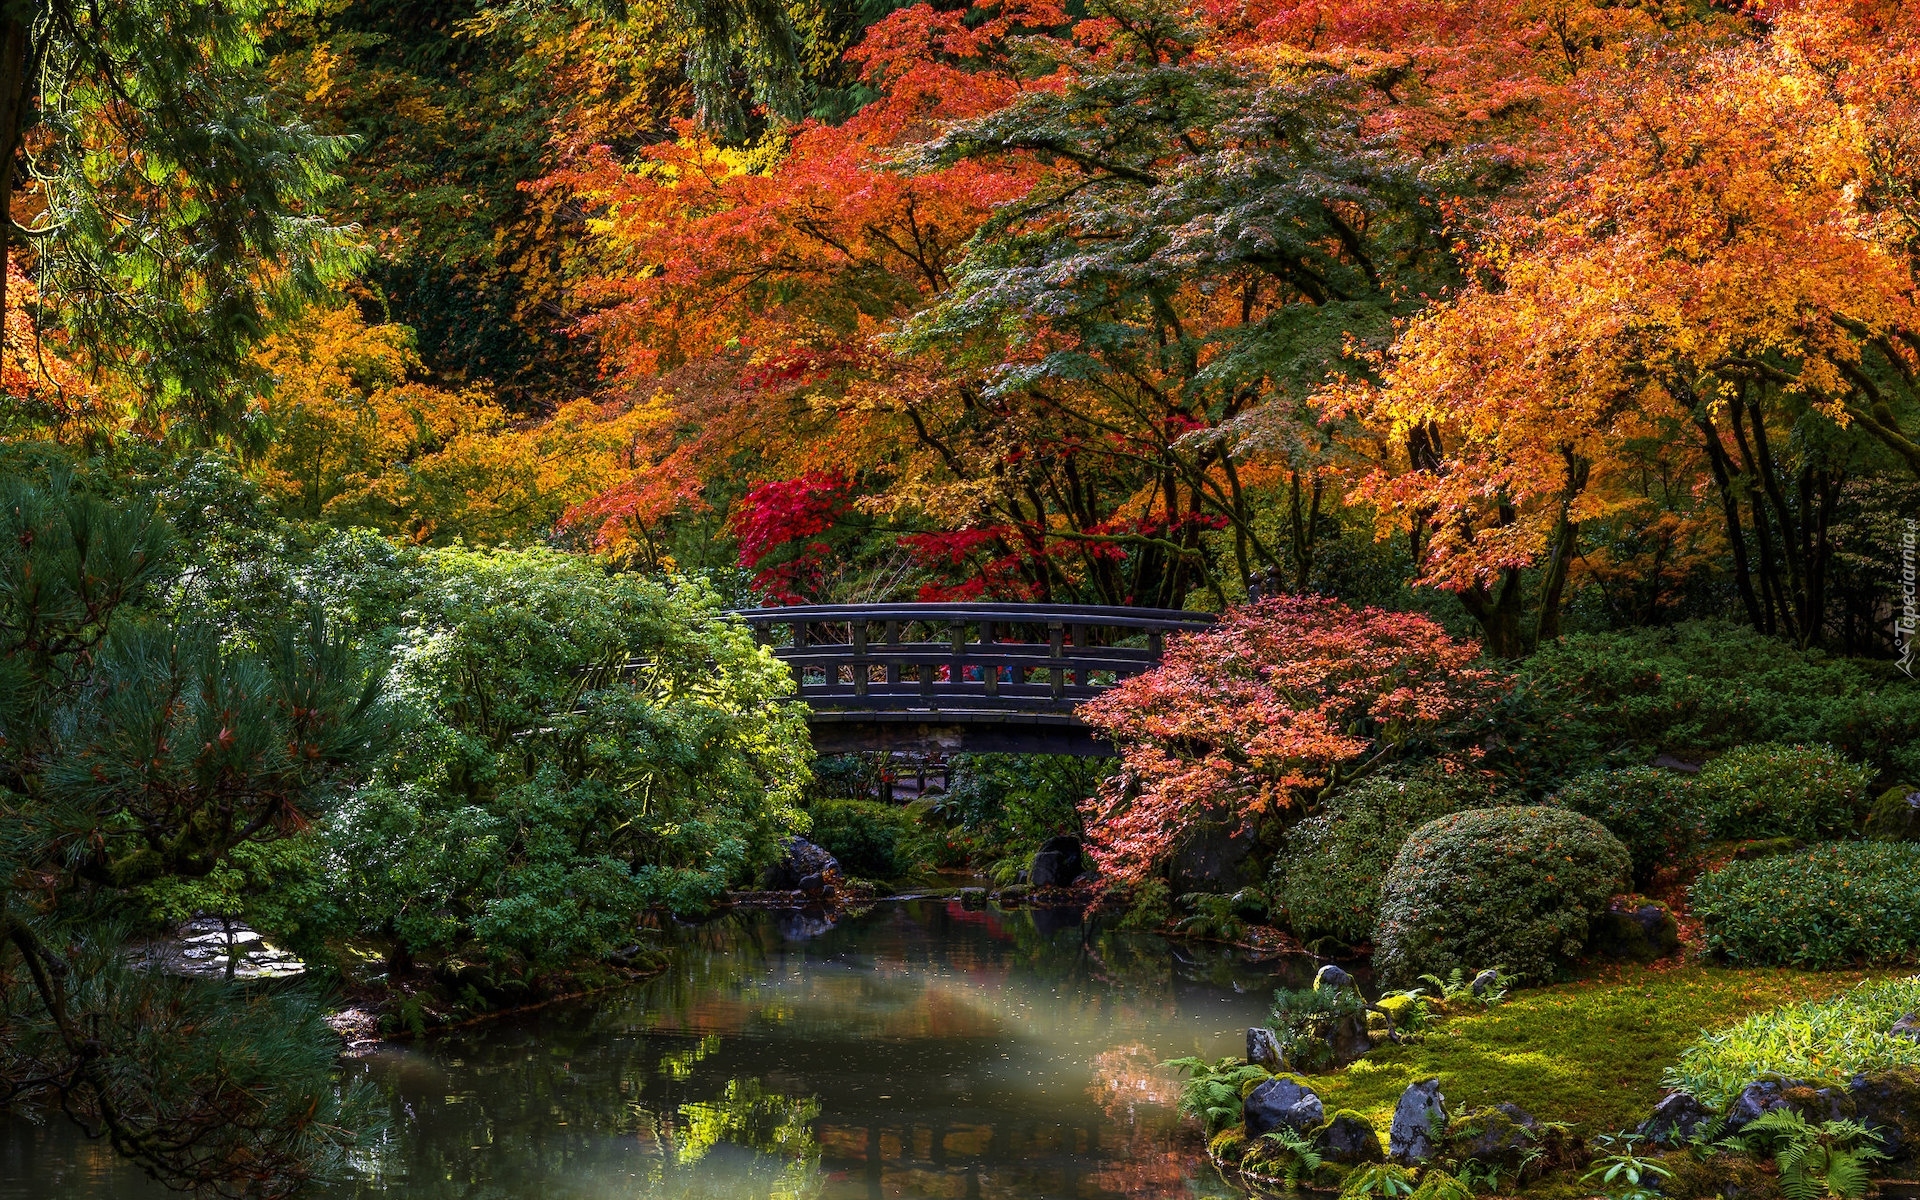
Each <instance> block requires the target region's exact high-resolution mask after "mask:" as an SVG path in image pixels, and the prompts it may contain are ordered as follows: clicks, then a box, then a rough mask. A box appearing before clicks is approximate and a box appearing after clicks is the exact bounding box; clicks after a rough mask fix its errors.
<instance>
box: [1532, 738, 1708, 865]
mask: <svg viewBox="0 0 1920 1200" xmlns="http://www.w3.org/2000/svg"><path fill="white" fill-rule="evenodd" d="M1554 801H1555V803H1557V804H1559V805H1560V806H1561V807H1563V808H1566V809H1569V810H1571V811H1573V812H1577V813H1579V814H1580V815H1581V816H1583V817H1592V818H1593V819H1594V820H1596V821H1598V822H1600V823H1601V824H1602V825H1604V826H1606V827H1607V832H1609V833H1611V834H1613V836H1615V837H1617V838H1619V839H1620V841H1621V843H1622V844H1623V845H1625V846H1626V848H1627V853H1628V854H1630V855H1632V856H1633V881H1634V883H1635V884H1636V885H1641V886H1644V885H1645V884H1646V883H1647V882H1648V881H1650V880H1651V879H1652V878H1653V873H1654V872H1655V871H1657V870H1659V869H1660V867H1662V866H1663V865H1665V864H1667V863H1669V862H1673V861H1675V860H1681V859H1685V858H1687V857H1689V856H1690V855H1692V854H1693V852H1694V851H1695V850H1697V849H1699V848H1700V846H1701V845H1703V844H1704V843H1705V842H1706V840H1707V837H1708V830H1707V817H1706V814H1705V813H1704V812H1703V811H1702V810H1701V807H1700V797H1699V795H1698V792H1697V789H1696V788H1695V787H1694V781H1693V779H1692V778H1691V777H1690V776H1687V775H1682V774H1681V773H1679V772H1678V771H1667V770H1663V769H1661V768H1659V767H1629V768H1627V769H1626V770H1623V771H1592V772H1589V773H1587V774H1585V775H1582V776H1580V777H1579V778H1577V779H1575V780H1574V781H1573V782H1572V783H1569V784H1568V785H1567V786H1566V787H1564V788H1561V789H1560V793H1559V795H1557V796H1555V797H1554Z"/></svg>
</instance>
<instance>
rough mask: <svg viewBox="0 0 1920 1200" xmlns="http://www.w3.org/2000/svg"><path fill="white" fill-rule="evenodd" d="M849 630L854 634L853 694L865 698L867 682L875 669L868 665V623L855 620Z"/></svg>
mask: <svg viewBox="0 0 1920 1200" xmlns="http://www.w3.org/2000/svg"><path fill="white" fill-rule="evenodd" d="M849 632H850V633H851V634H852V635H853V694H854V695H855V696H858V697H860V698H861V699H865V698H866V695H867V684H868V682H869V677H870V676H871V675H872V674H873V671H872V670H871V669H869V668H868V666H867V623H866V621H864V620H855V621H854V622H853V623H852V628H851V630H849Z"/></svg>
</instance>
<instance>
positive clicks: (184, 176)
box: [0, 0, 352, 442]
mask: <svg viewBox="0 0 1920 1200" xmlns="http://www.w3.org/2000/svg"><path fill="white" fill-rule="evenodd" d="M283 7H284V4H282V3H280V2H279V0H232V2H225V3H204V2H201V0H115V2H114V3H110V4H109V3H97V2H91V0H4V3H0V196H3V197H5V198H6V201H7V204H8V209H7V212H6V213H5V214H4V216H5V217H6V219H5V220H4V221H0V257H6V256H8V255H10V254H11V253H12V252H13V251H16V250H23V251H25V253H24V255H22V258H23V261H24V264H25V265H26V266H28V267H29V268H30V269H31V270H32V271H33V273H34V274H35V275H36V276H37V277H38V279H39V281H40V285H41V300H42V302H43V304H44V306H45V307H46V308H47V310H48V311H47V312H46V313H44V314H43V323H45V324H49V325H57V326H58V327H61V328H63V329H64V330H65V331H66V332H67V333H68V334H69V335H70V336H71V338H72V339H73V341H74V344H75V346H76V347H77V348H78V349H79V350H80V351H81V356H82V357H83V358H85V359H88V360H91V361H93V362H96V363H110V364H112V366H113V368H114V370H115V371H117V372H125V373H126V374H127V375H128V376H129V377H130V378H131V380H132V381H133V382H134V383H135V384H136V386H137V388H138V392H139V398H140V406H141V408H142V416H144V417H145V418H147V421H148V423H149V424H150V425H152V426H154V427H156V428H163V429H165V430H167V431H168V432H169V433H170V434H171V435H172V436H173V437H174V438H176V439H178V440H181V441H185V442H207V441H212V440H241V441H246V440H249V438H250V437H251V436H252V435H253V428H252V427H253V426H254V425H255V424H256V423H255V422H253V421H251V420H250V418H251V416H252V414H253V412H254V408H253V406H252V405H251V404H250V403H249V400H250V398H251V397H252V396H253V395H254V393H255V392H256V390H257V388H258V386H259V383H260V381H259V380H258V379H257V378H256V376H255V373H254V370H253V368H252V367H251V366H250V364H249V361H248V350H249V349H250V347H251V345H252V343H253V342H254V340H255V339H256V338H258V337H259V336H260V334H261V333H262V332H263V331H264V330H265V329H266V328H267V327H268V326H269V325H270V324H271V323H272V322H273V321H275V320H276V319H277V318H279V317H281V316H284V315H286V314H287V313H288V312H289V311H291V310H293V309H295V308H297V307H298V306H299V305H300V304H302V303H303V302H304V301H305V300H306V299H308V298H309V297H311V296H312V295H314V294H316V293H317V292H319V291H320V290H321V289H323V288H324V287H326V286H327V285H329V284H330V283H332V282H334V281H337V280H338V279H339V278H341V277H342V276H343V275H344V273H345V271H346V270H347V269H348V267H349V266H350V265H351V260H352V254H351V252H350V250H349V247H348V240H349V233H350V231H349V230H346V229H343V228H341V227H339V226H337V225H335V224H333V223H332V222H330V221H329V219H328V218H327V216H326V215H325V213H324V212H323V211H322V210H321V209H320V208H319V201H320V199H321V197H323V196H324V195H325V193H326V192H327V191H328V190H329V189H330V188H331V186H332V185H333V182H334V177H333V175H332V173H331V172H332V168H333V167H334V166H335V165H336V164H338V163H339V161H340V160H341V159H342V158H343V157H344V156H345V154H346V153H347V149H348V143H347V141H346V140H345V139H343V138H338V137H328V136H323V135H322V134H320V133H318V132H316V131H315V130H314V129H312V128H311V127H310V126H308V125H307V124H306V123H305V122H304V121H303V120H302V119H301V118H300V117H299V116H298V115H297V113H296V111H295V110H294V107H293V101H292V98H290V97H286V96H282V95H280V94H279V93H278V92H277V90H276V88H275V87H274V85H273V83H272V82H271V80H270V79H269V78H268V76H267V74H266V71H265V60H264V57H263V55H262V52H261V38H262V34H263V28H264V23H265V22H267V21H268V20H269V19H271V18H272V17H273V16H274V14H275V13H276V12H277V11H278V10H280V9H281V8H283ZM4 300H5V294H4V291H3V290H0V302H4Z"/></svg>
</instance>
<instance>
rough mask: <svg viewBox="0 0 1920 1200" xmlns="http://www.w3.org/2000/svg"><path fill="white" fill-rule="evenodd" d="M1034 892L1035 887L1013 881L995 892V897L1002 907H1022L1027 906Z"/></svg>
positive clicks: (995, 900)
mask: <svg viewBox="0 0 1920 1200" xmlns="http://www.w3.org/2000/svg"><path fill="white" fill-rule="evenodd" d="M1032 894H1033V889H1032V888H1030V887H1028V886H1027V885H1026V884H1024V883H1013V884H1008V885H1007V886H1006V887H1003V888H1001V889H1000V890H999V891H998V892H996V893H994V897H993V899H994V902H995V903H997V904H999V905H1000V907H1001V908H1022V907H1025V905H1026V903H1027V901H1028V899H1030V898H1031V896H1032Z"/></svg>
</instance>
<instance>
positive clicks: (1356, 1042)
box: [1327, 1010, 1373, 1067]
mask: <svg viewBox="0 0 1920 1200" xmlns="http://www.w3.org/2000/svg"><path fill="white" fill-rule="evenodd" d="M1368 1015H1369V1014H1368V1013H1367V1012H1366V1011H1365V1010H1362V1011H1360V1012H1357V1013H1354V1014H1353V1015H1352V1016H1350V1017H1343V1018H1341V1019H1340V1020H1339V1021H1338V1022H1336V1023H1335V1024H1334V1026H1333V1032H1332V1034H1331V1035H1330V1036H1329V1037H1328V1038H1327V1045H1328V1046H1329V1047H1331V1049H1332V1051H1333V1065H1334V1066H1336V1067H1344V1066H1346V1065H1347V1064H1349V1063H1354V1062H1358V1061H1360V1059H1361V1058H1363V1057H1365V1055H1366V1053H1367V1051H1369V1050H1371V1049H1373V1037H1372V1036H1371V1034H1370V1033H1369V1032H1368V1030H1367V1017H1368Z"/></svg>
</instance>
